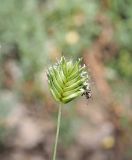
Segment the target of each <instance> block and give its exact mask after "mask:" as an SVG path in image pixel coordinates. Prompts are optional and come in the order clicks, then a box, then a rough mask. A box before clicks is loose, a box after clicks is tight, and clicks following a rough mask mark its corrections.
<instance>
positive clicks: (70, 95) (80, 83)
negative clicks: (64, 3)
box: [47, 56, 90, 160]
mask: <svg viewBox="0 0 132 160" xmlns="http://www.w3.org/2000/svg"><path fill="white" fill-rule="evenodd" d="M81 61H82V60H81V59H78V60H77V61H76V62H75V63H74V62H73V61H72V60H66V59H65V57H64V56H63V57H62V58H61V59H60V61H58V62H57V63H56V64H54V65H53V66H51V67H50V68H49V69H48V71H47V77H48V84H49V88H50V91H51V93H52V95H53V97H54V99H55V100H56V101H57V102H58V103H59V109H58V121H57V131H56V138H55V145H54V150H53V158H52V160H55V159H56V151H57V143H58V136H59V128H60V122H61V109H62V105H63V104H66V103H68V102H70V101H72V100H73V99H75V98H76V97H78V96H80V95H85V96H86V97H87V98H89V97H90V89H89V76H88V73H87V70H86V66H85V65H83V66H82V65H81Z"/></svg>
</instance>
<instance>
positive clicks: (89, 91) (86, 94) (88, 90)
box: [82, 87, 92, 99]
mask: <svg viewBox="0 0 132 160" xmlns="http://www.w3.org/2000/svg"><path fill="white" fill-rule="evenodd" d="M84 89H85V91H84V93H83V94H82V96H85V97H86V98H87V99H89V98H91V96H92V93H91V89H90V88H87V87H84Z"/></svg>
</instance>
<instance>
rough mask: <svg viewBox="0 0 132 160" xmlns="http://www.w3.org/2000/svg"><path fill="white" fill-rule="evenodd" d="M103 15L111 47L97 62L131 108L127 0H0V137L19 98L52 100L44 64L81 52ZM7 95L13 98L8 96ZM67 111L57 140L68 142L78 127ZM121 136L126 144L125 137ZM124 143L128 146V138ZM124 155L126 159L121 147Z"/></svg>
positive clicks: (131, 4) (130, 5) (131, 16)
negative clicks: (104, 68)
mask: <svg viewBox="0 0 132 160" xmlns="http://www.w3.org/2000/svg"><path fill="white" fill-rule="evenodd" d="M103 16H104V17H105V18H104V17H103ZM102 17H103V18H102ZM100 19H101V20H100ZM105 19H107V20H108V21H109V24H110V27H111V30H112V31H113V36H112V39H113V43H114V44H115V46H114V47H115V48H116V49H115V51H114V52H115V53H114V54H113V55H108V57H110V58H108V59H105V58H104V59H103V62H102V63H103V64H105V67H106V68H109V70H108V71H112V73H114V74H113V75H114V76H115V77H114V78H113V79H112V78H111V77H112V75H111V72H109V73H107V74H108V75H109V76H110V75H111V77H110V79H112V85H113V86H114V87H113V88H114V89H113V91H114V94H115V96H116V95H117V96H116V97H117V98H118V100H119V101H121V103H123V104H126V106H127V107H128V108H129V109H130V110H131V108H130V107H131V105H132V104H131V101H129V103H128V102H126V101H127V98H129V97H130V98H129V99H131V82H132V0H113V1H111V0H100V1H98V0H83V1H82V0H21V1H18V0H0V136H1V137H2V138H0V139H3V137H4V136H6V133H7V131H6V128H8V126H7V120H6V117H8V115H10V113H12V110H13V109H14V107H12V106H15V104H16V103H18V102H19V101H20V102H22V103H25V104H26V105H27V106H28V107H27V108H28V109H29V108H30V107H31V105H35V107H36V106H37V107H38V106H45V105H47V106H48V105H49V106H50V105H51V106H52V105H53V104H54V103H53V102H50V101H52V100H51V99H49V97H48V96H49V93H48V92H47V86H46V85H47V84H46V83H45V79H46V78H45V70H46V69H47V68H48V66H49V63H51V62H53V61H55V60H56V58H59V57H60V56H61V55H62V54H64V55H65V56H66V57H72V58H73V59H77V58H78V57H81V56H83V53H84V52H85V51H86V50H87V49H91V48H92V46H93V44H94V43H95V42H96V40H97V39H98V38H99V37H100V35H101V33H102V31H103V29H104V28H103V25H102V23H104V24H105V23H106V21H105ZM103 20H104V22H102V21H103ZM108 35H109V34H108ZM106 39H107V37H106ZM110 47H111V48H114V47H113V46H110ZM107 49H108V51H109V48H107ZM106 54H109V52H107V53H106ZM103 56H104V57H105V56H106V57H107V55H103ZM108 71H107V72H108ZM91 72H92V71H91ZM94 76H95V77H96V75H94ZM43 79H44V82H43ZM40 82H41V83H40ZM126 84H127V85H126ZM112 85H111V86H112ZM9 92H10V93H9ZM13 96H14V97H15V100H14V99H12V98H10V97H13ZM5 97H7V99H6V98H5ZM16 99H17V100H16ZM93 99H94V98H93ZM94 101H96V100H95V99H94ZM79 102H80V101H79ZM50 103H51V104H50ZM52 103H53V104H52ZM73 105H74V104H73ZM82 105H83V104H82ZM35 107H33V109H34V108H35ZM89 107H90V106H89ZM31 108H32V107H31ZM51 108H52V107H51ZM69 108H70V107H69ZM37 109H38V110H39V107H38V108H37ZM29 110H30V109H29ZM49 110H50V109H49ZM51 110H52V109H51ZM69 110H71V109H69ZM52 112H53V111H52ZM67 112H69V111H66V115H64V122H62V129H61V130H62V135H61V137H62V138H61V143H63V142H64V143H65V144H67V143H68V144H70V143H69V142H72V140H71V139H74V138H73V137H74V134H75V133H74V132H75V131H74V130H76V129H75V128H76V127H77V128H78V126H76V127H75V125H74V124H73V123H75V122H74V120H75V121H77V116H76V113H74V114H73V115H72V113H69V114H71V115H72V116H71V115H67ZM72 112H74V111H72ZM5 113H6V114H5ZM68 116H69V117H70V118H68ZM71 117H72V118H71ZM124 117H125V116H124ZM124 117H123V119H121V121H120V123H121V126H122V124H123V129H124V130H125V131H126V132H127V131H128V135H127V138H129V136H130V130H131V129H129V127H130V124H131V120H130V117H125V118H124ZM65 119H68V120H66V121H65ZM78 119H79V118H78ZM129 121H130V122H129ZM72 125H73V126H72ZM124 125H125V127H124ZM74 127H75V128H74ZM130 128H131V127H130ZM67 129H68V131H67ZM72 129H73V131H72V132H70V130H72ZM66 132H67V133H66ZM3 135H4V136H3ZM123 138H124V137H123ZM127 138H126V139H127ZM63 139H64V141H63ZM124 139H125V138H124ZM126 141H127V142H126ZM126 141H125V143H126V144H127V143H128V141H129V140H126ZM2 142H3V141H2ZM129 142H130V141H129ZM128 148H129V149H131V148H132V144H131V143H129V147H128ZM129 149H128V150H129ZM125 157H126V158H127V157H128V158H127V159H128V160H131V158H132V156H131V154H130V153H128V154H127V152H126V155H125Z"/></svg>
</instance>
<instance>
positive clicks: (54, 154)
mask: <svg viewBox="0 0 132 160" xmlns="http://www.w3.org/2000/svg"><path fill="white" fill-rule="evenodd" d="M60 122H61V104H60V105H59V110H58V119H57V130H56V137H55V144H54V150H53V158H52V160H56V151H57V144H58V137H59V130H60Z"/></svg>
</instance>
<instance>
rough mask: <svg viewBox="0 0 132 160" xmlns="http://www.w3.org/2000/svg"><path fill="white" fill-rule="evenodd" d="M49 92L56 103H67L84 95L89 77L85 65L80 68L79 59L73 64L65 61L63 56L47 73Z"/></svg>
mask: <svg viewBox="0 0 132 160" xmlns="http://www.w3.org/2000/svg"><path fill="white" fill-rule="evenodd" d="M47 77H48V83H49V88H50V91H51V93H52V95H53V97H54V98H55V100H56V101H58V102H62V103H68V102H70V101H72V100H73V99H74V98H76V97H78V96H80V95H82V94H85V90H86V88H88V87H89V83H88V80H89V77H88V73H87V71H86V67H85V65H84V66H83V67H82V66H81V59H78V61H76V62H75V63H73V62H72V61H71V60H70V61H67V60H66V59H65V57H64V56H63V57H62V58H61V60H60V61H59V62H58V63H56V64H55V65H54V66H52V67H50V68H49V69H48V72H47Z"/></svg>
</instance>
